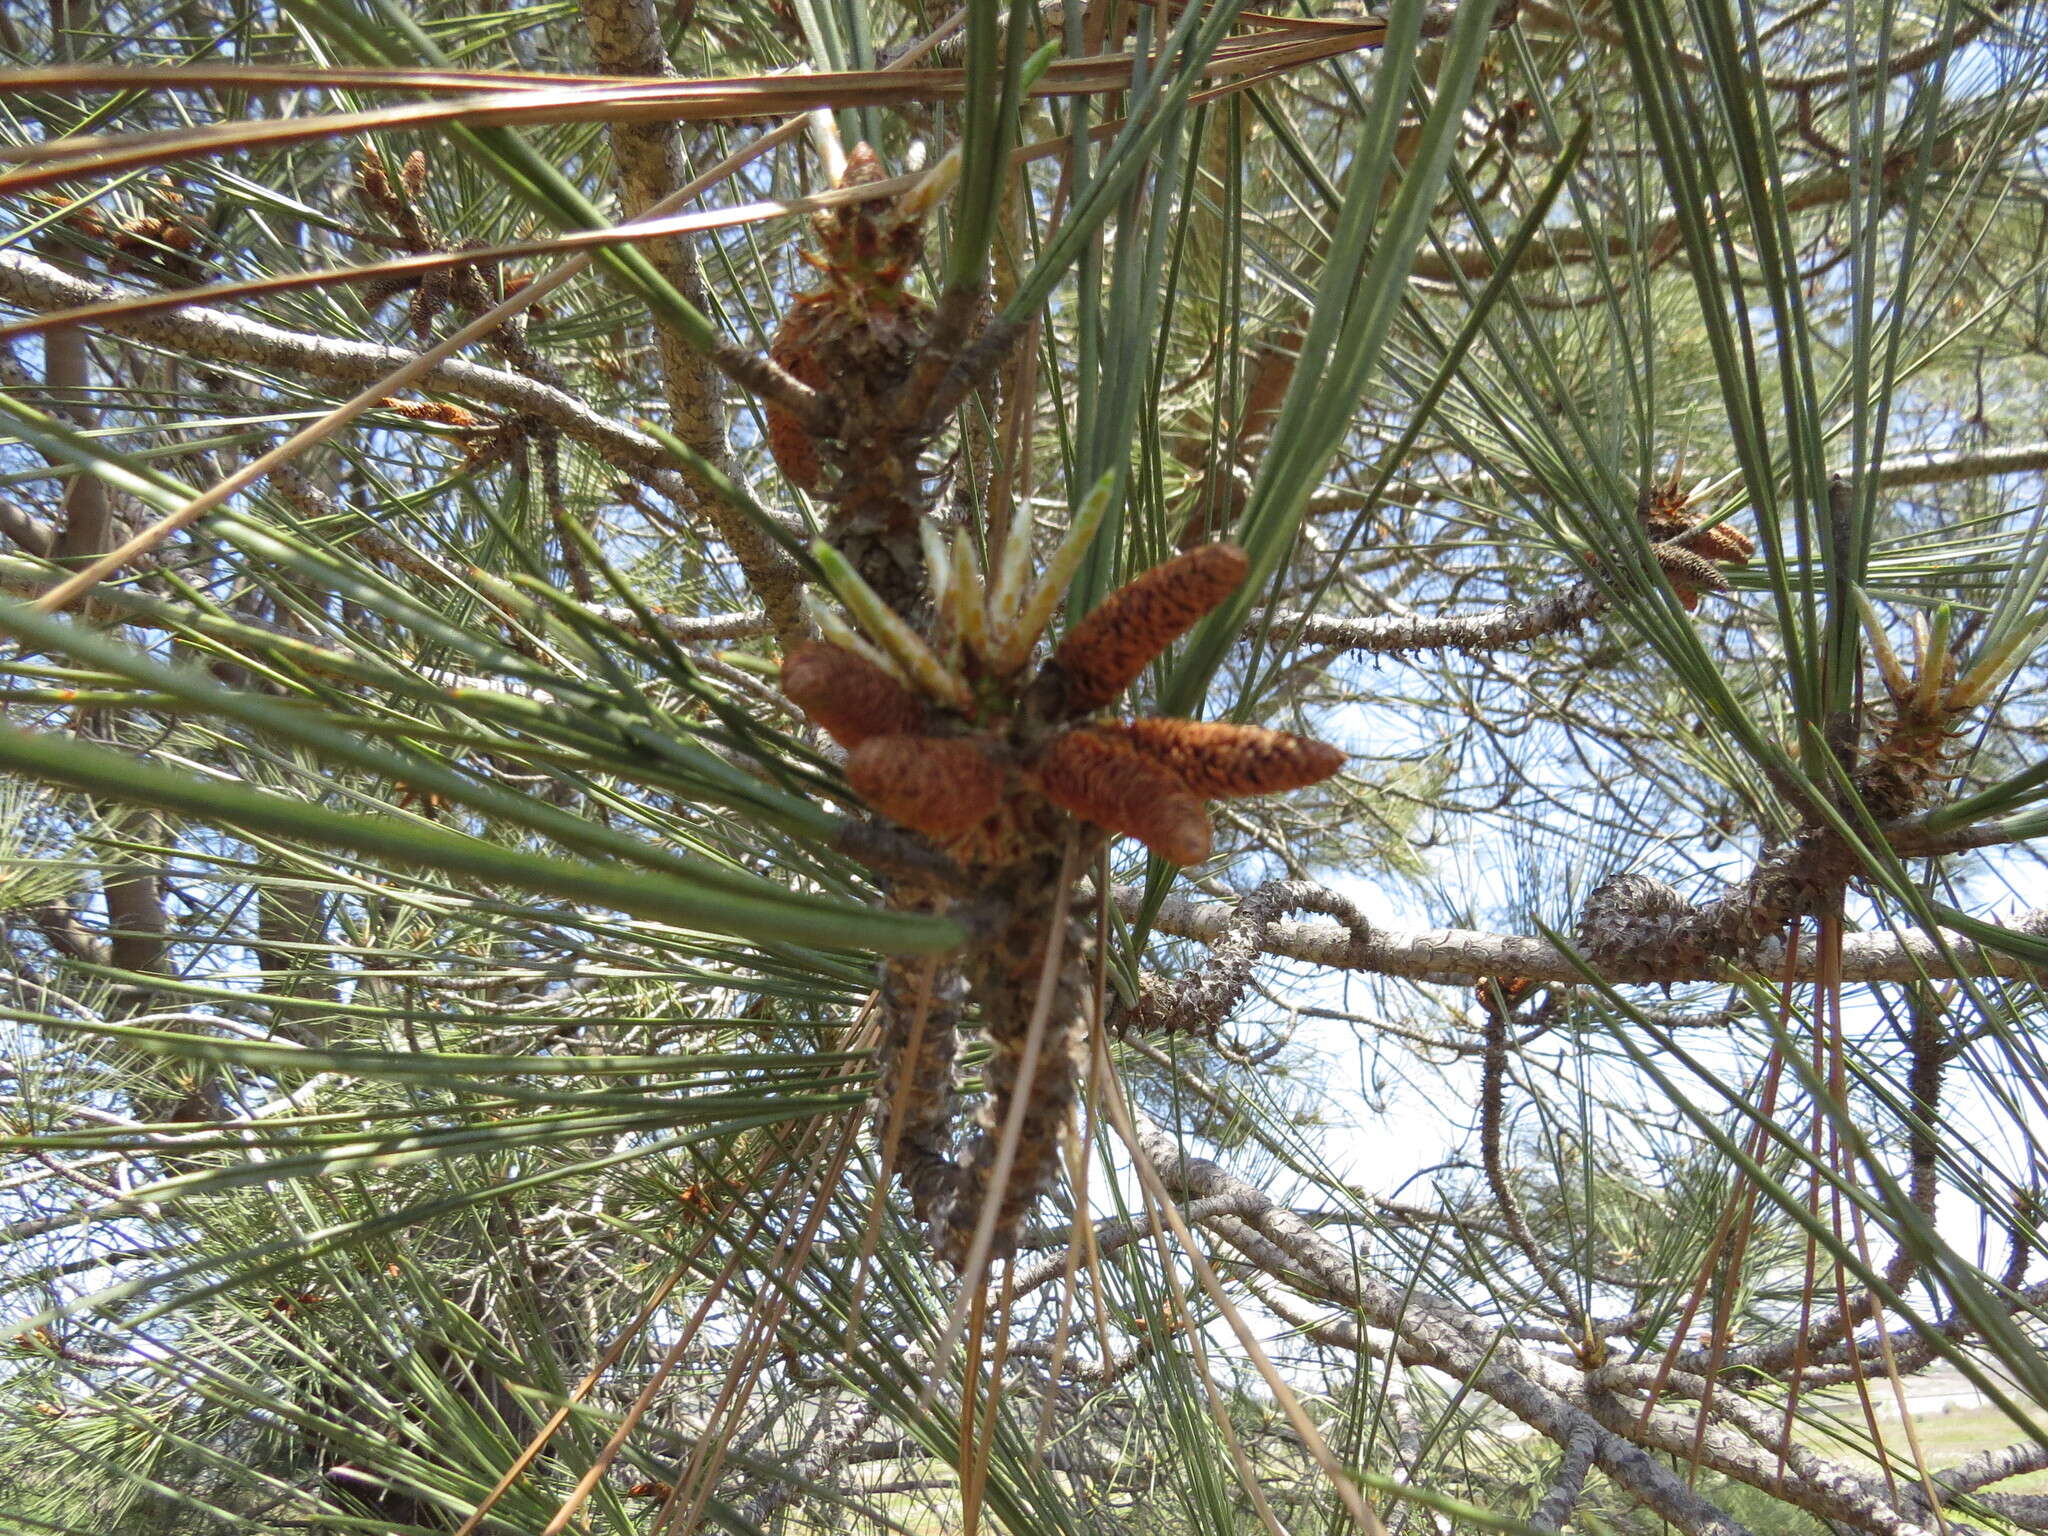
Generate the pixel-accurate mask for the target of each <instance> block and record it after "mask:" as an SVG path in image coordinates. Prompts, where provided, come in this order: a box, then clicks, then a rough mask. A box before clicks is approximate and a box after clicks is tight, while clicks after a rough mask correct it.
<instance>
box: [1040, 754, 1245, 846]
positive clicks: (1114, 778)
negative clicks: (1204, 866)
mask: <svg viewBox="0 0 2048 1536" xmlns="http://www.w3.org/2000/svg"><path fill="white" fill-rule="evenodd" d="M1034 777H1035V778H1036V780H1037V783H1038V788H1039V791H1040V792H1041V793H1042V794H1044V796H1045V798H1046V799H1048V800H1050V801H1052V803H1053V804H1054V805H1057V806H1059V807H1060V808H1061V809H1062V810H1064V811H1069V812H1071V813H1072V814H1074V815H1076V816H1079V817H1080V818H1081V819H1082V820H1083V821H1092V822H1093V823H1095V825H1096V826H1098V827H1102V828H1104V829H1106V830H1108V831H1111V832H1120V833H1122V834H1123V835H1124V836H1126V837H1135V838H1136V839H1137V840H1138V841H1139V842H1141V843H1143V844H1144V845H1145V846H1146V847H1147V848H1150V849H1151V850H1152V851H1153V852H1154V853H1156V854H1158V855H1159V857H1161V858H1162V859H1165V860H1166V861H1167V862H1168V863H1171V864H1181V865H1188V864H1199V863H1201V862H1202V861H1203V860H1204V859H1206V858H1208V857H1209V848H1210V832H1209V812H1208V810H1207V808H1206V807H1204V805H1203V804H1202V801H1201V798H1200V796H1198V795H1196V794H1195V793H1194V792H1192V791H1191V790H1190V789H1189V788H1188V786H1187V785H1186V783H1185V782H1183V781H1182V779H1181V778H1180V776H1179V775H1178V774H1176V773H1174V771H1173V770H1172V769H1170V768H1168V767H1166V766H1165V765H1164V764H1162V763H1159V762H1157V761H1155V760H1154V759H1152V758H1150V757H1147V756H1145V755H1144V754H1143V753H1141V752H1140V751H1138V750H1137V748H1135V747H1133V746H1132V745H1130V743H1129V742H1128V741H1126V740H1125V739H1124V738H1123V737H1122V736H1121V735H1118V734H1114V733H1112V732H1111V731H1106V730H1095V729H1092V728H1084V729H1082V730H1075V731H1068V732H1067V733H1066V734H1065V735H1063V736H1061V737H1059V738H1058V739H1057V740H1055V741H1054V742H1053V744H1052V745H1051V746H1050V747H1048V748H1047V749H1046V752H1045V756H1044V757H1043V758H1041V759H1040V760H1039V763H1038V767H1037V769H1036V771H1035V774H1034Z"/></svg>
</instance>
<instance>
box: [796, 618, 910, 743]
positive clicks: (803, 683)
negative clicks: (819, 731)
mask: <svg viewBox="0 0 2048 1536" xmlns="http://www.w3.org/2000/svg"><path fill="white" fill-rule="evenodd" d="M782 692H783V696H784V697H785V698H787V699H788V700H789V701H790V703H792V704H794V705H796V707H797V708H798V709H801V710H802V711H803V712H804V713H805V714H807V715H809V716H810V717H811V719H812V720H813V721H814V722H816V723H817V724H818V725H819V726H820V727H822V728H823V729H824V731H825V732H826V733H827V734H828V735H830V736H831V738H832V739H833V740H834V741H836V742H838V743H839V745H841V746H842V747H847V748H853V747H857V746H859V745H860V744H861V743H862V742H864V741H866V740H867V739H868V738H869V737H870V736H915V735H917V734H918V733H919V732H921V731H922V730H923V729H924V705H923V704H922V703H921V702H920V701H919V700H918V698H917V696H916V695H915V694H913V693H912V692H911V691H910V690H909V689H908V688H905V687H904V686H903V685H902V684H901V683H899V682H897V681H896V679H895V678H893V677H891V676H889V674H888V673H886V672H884V671H883V670H882V669H881V668H880V667H878V666H876V665H875V664H874V663H873V662H871V661H869V660H868V659H867V658H866V657H864V656H856V655H854V653H853V652H852V651H849V650H846V649H844V648H842V647H840V646H836V645H825V644H820V643H819V642H817V641H813V642H811V643H810V644H809V645H800V646H798V647H797V648H796V649H795V650H793V651H791V652H790V653H789V654H788V655H787V656H785V657H784V658H783V660H782Z"/></svg>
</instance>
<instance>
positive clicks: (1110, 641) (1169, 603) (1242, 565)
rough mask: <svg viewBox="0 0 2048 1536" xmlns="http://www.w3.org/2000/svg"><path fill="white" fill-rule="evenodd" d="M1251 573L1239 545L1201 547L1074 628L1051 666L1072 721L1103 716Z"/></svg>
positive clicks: (1118, 594) (1115, 595)
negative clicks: (1098, 713)
mask: <svg viewBox="0 0 2048 1536" xmlns="http://www.w3.org/2000/svg"><path fill="white" fill-rule="evenodd" d="M1249 569H1250V565H1249V563H1248V562H1247V561H1246V559H1245V554H1244V551H1243V550H1241V549H1239V548H1238V547H1237V546H1236V545H1235V544H1204V545H1203V546H1202V547H1201V548H1199V549H1191V550H1189V551H1188V552H1187V553H1186V554H1184V555H1179V556H1176V557H1175V558H1174V559H1172V560H1169V561H1167V562H1166V563H1165V564H1164V565H1156V566H1154V567H1153V568H1152V569H1151V570H1149V571H1147V572H1145V574H1144V575H1142V576H1140V577H1138V578H1137V579H1136V580H1135V581H1132V582H1129V583H1127V584H1126V585H1124V586H1121V587H1119V588H1117V590H1116V591H1114V592H1112V593H1110V594H1109V596H1108V597H1106V598H1104V599H1103V600H1102V602H1101V604H1100V605H1099V606H1098V607H1097V608H1096V609H1095V611H1094V612H1093V613H1091V614H1089V615H1088V617H1087V618H1085V619H1083V620H1082V621H1081V622H1080V623H1079V624H1076V625H1075V626H1074V628H1073V629H1072V631H1071V632H1069V634H1068V635H1067V638H1066V639H1065V640H1063V641H1061V642H1060V648H1059V649H1058V650H1057V651H1055V652H1054V653H1053V657H1052V660H1051V661H1050V662H1049V663H1047V665H1048V666H1049V667H1050V668H1052V669H1053V670H1054V671H1055V672H1056V673H1057V674H1058V676H1059V678H1060V680H1061V687H1062V692H1061V704H1062V707H1063V708H1064V710H1065V712H1066V713H1068V714H1070V715H1085V714H1090V713H1093V712H1094V711H1095V710H1098V709H1101V708H1102V707H1103V706H1104V705H1105V704H1108V703H1110V702H1111V701H1112V700H1113V699H1115V698H1116V696H1117V695H1118V694H1120V693H1122V692H1123V691H1124V690H1125V689H1126V688H1128V687H1130V686H1131V684H1132V683H1133V682H1135V681H1136V680H1137V676H1138V674H1139V673H1140V672H1142V671H1144V670H1145V666H1146V664H1147V663H1148V662H1150V661H1151V660H1152V658H1153V657H1155V656H1157V655H1158V654H1159V653H1160V652H1161V651H1163V650H1165V649H1166V648H1167V647H1168V646H1169V645H1171V644H1173V642H1174V641H1175V640H1178V639H1179V638H1180V637H1181V636H1182V635H1184V634H1186V633H1187V632H1188V631H1189V630H1190V629H1193V628H1194V627H1195V625H1196V624H1197V623H1199V622H1200V621H1201V619H1202V617H1203V616H1204V615H1205V614H1207V613H1208V612H1209V611H1210V610H1211V609H1213V608H1214V607H1215V606H1216V605H1217V604H1218V603H1220V602H1222V601H1223V600H1224V599H1225V598H1226V597H1228V596H1230V594H1231V593H1232V592H1235V591H1236V590H1237V588H1238V584H1239V583H1240V582H1242V581H1243V580H1244V578H1245V573H1246V571H1248V570H1249Z"/></svg>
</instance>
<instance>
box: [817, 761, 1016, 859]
mask: <svg viewBox="0 0 2048 1536" xmlns="http://www.w3.org/2000/svg"><path fill="white" fill-rule="evenodd" d="M846 779H847V782H848V783H850V784H851V785H852V786H853V787H854V789H855V791H856V792H858V793H859V795H860V797H861V799H863V800H865V801H867V803H868V804H869V805H871V806H873V807H874V808H875V809H876V810H878V811H880V812H881V813H882V814H883V815H884V816H886V817H888V818H889V819H890V820H891V821H893V822H896V823H897V824H898V825H900V826H905V827H909V828H910V829H911V830H912V831H915V832H922V833H924V834H925V835H926V836H927V837H935V838H939V839H941V840H944V839H946V838H953V837H958V836H959V835H960V834H961V833H963V832H969V831H972V830H973V829H974V828H975V827H977V826H979V825H980V824H981V823H982V822H984V821H986V820H987V819H988V818H989V816H990V815H992V814H993V813H994V811H995V809H996V806H997V805H998V804H999V803H1000V801H1001V799H1002V793H1003V773H1002V770H1001V769H1000V768H998V767H997V766H996V765H995V764H994V763H993V762H991V761H990V760H989V757H988V754H987V753H985V752H983V751H982V750H981V748H980V747H979V746H978V745H977V744H976V743H974V742H973V741H970V740H968V739H967V738H966V737H964V736H870V737H869V738H868V739H867V740H865V741H863V742H862V743H861V744H860V745H859V746H858V747H856V748H854V750H853V755H852V756H850V757H848V758H847V760H846Z"/></svg>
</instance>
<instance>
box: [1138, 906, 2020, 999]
mask: <svg viewBox="0 0 2048 1536" xmlns="http://www.w3.org/2000/svg"><path fill="white" fill-rule="evenodd" d="M1113 895H1114V897H1115V900H1116V904H1117V907H1118V910H1120V911H1121V912H1123V913H1124V915H1125V916H1126V917H1133V918H1134V917H1136V916H1137V915H1138V914H1139V912H1140V910H1141V909H1142V908H1143V906H1144V901H1145V892H1144V887H1142V886H1136V885H1120V886H1117V887H1116V888H1115V890H1114V892H1113ZM1236 916H1237V907H1236V906H1235V905H1234V904H1233V903H1229V902H1221V901H1199V900H1194V899H1192V898H1189V897H1186V896H1169V897H1168V898H1167V899H1166V901H1165V902H1164V903H1163V904H1162V905H1161V907H1160V909H1159V911H1158V912H1157V913H1156V914H1155V915H1154V917H1153V919H1152V926H1153V927H1154V928H1155V929H1157V930H1158V931H1159V932H1161V933H1167V934H1171V935H1173V936H1174V937H1176V938H1183V939H1193V940H1195V941H1196V942H1197V943H1203V944H1213V943H1216V942H1218V941H1219V940H1221V939H1223V938H1224V937H1225V935H1226V934H1227V933H1229V932H1230V931H1231V927H1232V924H1233V922H1234V921H1235V919H1236ZM2030 920H2031V919H2022V920H2020V921H2017V922H2014V923H2009V924H2007V925H2006V926H2007V927H2008V928H2009V929H2010V930H2012V931H2014V932H2019V933H2027V932H2031V929H2030V928H2028V927H2027V926H2026V923H2027V922H2028V921H2030ZM2044 920H2048V918H2044ZM1945 937H1946V940H1947V942H1948V943H1949V945H1950V946H1951V948H1952V950H1953V952H1954V953H1955V955H1956V957H1957V959H1959V960H1961V961H1962V962H1963V963H1962V964H1961V965H1960V966H1959V965H1956V964H1952V963H1951V962H1950V960H1949V958H1948V957H1947V956H1946V955H1944V954H1943V953H1942V952H1941V950H1940V949H1939V948H1938V947H1937V945H1936V944H1935V941H1934V940H1933V939H1932V938H1930V937H1928V936H1927V935H1926V934H1923V933H1914V934H1908V935H1905V936H1904V937H1903V938H1898V937H1894V936H1893V935H1891V934H1889V933H1852V934H1849V935H1847V936H1845V937H1844V939H1843V941H1842V971H1841V976H1842V979H1843V980H1844V981H1847V982H1870V981H1899V982H1904V981H1917V980H1920V979H1921V978H1922V977H1923V976H1924V977H1931V978H1934V979H1937V980H1939V979H1946V978H1951V977H1954V976H1957V975H1959V974H1967V975H1972V976H2004V977H2008V978H2023V977H2026V976H2028V975H2031V974H2032V970H2031V968H2029V967H2028V966H2027V965H2026V964H2025V963H2024V962H2022V961H2019V960H2015V959H2013V958H2012V957H2010V956H2007V955H1999V954H1993V953H1990V952H1988V951H1986V952H1981V953H1980V952H1978V951H1977V948H1976V946H1975V944H1974V943H1973V941H1971V940H1969V939H1967V938H1965V937H1964V936H1963V935H1962V934H1959V933H1948V934H1946V935H1945ZM1259 948H1260V952H1261V953H1263V954H1268V955H1275V956H1280V957H1284V958H1287V959H1292V960H1306V961H1308V962H1309V963H1310V964H1313V965H1326V966H1329V967H1331V968H1333V969H1336V970H1344V971H1371V972H1374V973H1376V974H1378V975H1382V976H1405V977H1407V978H1409V979H1410V980H1413V981H1431V982H1443V983H1446V984H1449V985H1455V986H1476V985H1478V984H1479V983H1480V982H1481V981H1484V980H1486V979H1487V978H1489V977H1497V976H1526V977H1528V978H1529V979H1530V980H1531V981H1538V982H1544V981H1549V982H1558V981H1563V982H1582V981H1584V980H1585V976H1584V974H1583V973H1582V972H1581V971H1580V970H1579V968H1578V967H1577V966H1576V965H1574V964H1573V963H1572V962H1571V960H1570V959H1569V958H1568V957H1567V956H1566V955H1565V954H1564V952H1563V951H1562V950H1560V949H1558V948H1557V947H1556V946H1555V945H1554V944H1551V943H1550V942H1549V941H1548V940H1545V939H1532V938H1526V937H1524V936H1522V935H1519V934H1507V933H1481V932H1477V931H1475V930H1473V929H1469V928H1430V929H1409V930H1405V931H1404V930H1402V929H1398V928H1375V929H1373V930H1372V932H1371V933H1370V934H1368V935H1365V936H1363V937H1361V936H1359V935H1356V934H1354V933H1352V932H1351V931H1350V930H1349V929H1346V928H1344V927H1341V926H1340V925H1338V924H1336V923H1316V922H1294V921H1278V922H1274V923H1272V924H1271V925H1270V926H1268V927H1267V928H1266V929H1265V932H1264V936H1263V938H1262V939H1261V941H1260V945H1259ZM1819 964H1820V961H1819V957H1818V955H1817V954H1816V952H1815V949H1814V946H1813V945H1812V944H1811V943H1810V942H1805V941H1802V942H1801V944H1800V945H1799V949H1798V952H1797V954H1796V955H1795V956H1794V957H1793V960H1792V970H1791V975H1792V976H1793V978H1794V979H1796V980H1801V981H1807V980H1812V979H1813V978H1814V977H1815V976H1816V975H1818V974H1819ZM1756 965H1757V968H1758V969H1759V970H1762V971H1764V972H1766V973H1768V974H1770V975H1774V976H1779V975H1784V974H1785V955H1784V948H1783V946H1782V945H1781V944H1780V943H1779V942H1778V941H1777V940H1766V941H1765V943H1764V944H1763V945H1762V946H1761V947H1760V948H1759V950H1758V952H1757V957H1756ZM1608 975H1609V979H1610V980H1613V981H1618V982H1636V981H1664V980H1694V981H1718V980H1720V979H1722V978H1721V977H1720V976H1719V975H1716V974H1708V973H1707V972H1705V971H1702V973H1701V974H1700V975H1698V976H1695V977H1667V976H1666V975H1665V974H1663V972H1662V971H1661V970H1660V969H1658V968H1654V967H1651V966H1648V965H1644V966H1641V967H1634V966H1630V965H1628V964H1626V963H1617V964H1615V965H1613V966H1611V967H1609V968H1608Z"/></svg>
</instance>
